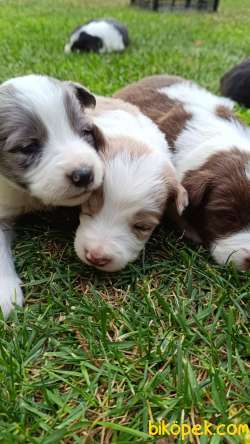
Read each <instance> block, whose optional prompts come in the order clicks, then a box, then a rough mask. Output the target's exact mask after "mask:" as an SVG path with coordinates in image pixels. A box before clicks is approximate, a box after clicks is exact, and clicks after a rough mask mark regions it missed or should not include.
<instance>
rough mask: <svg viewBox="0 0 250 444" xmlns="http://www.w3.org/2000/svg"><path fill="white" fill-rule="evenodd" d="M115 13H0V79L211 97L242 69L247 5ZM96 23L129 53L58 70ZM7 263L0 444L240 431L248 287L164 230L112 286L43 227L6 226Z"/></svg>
mask: <svg viewBox="0 0 250 444" xmlns="http://www.w3.org/2000/svg"><path fill="white" fill-rule="evenodd" d="M124 3H126V2H122V1H116V0H113V1H112V0H110V1H107V2H106V4H108V6H106V7H105V5H104V2H102V1H98V0H94V1H90V0H89V1H88V2H84V1H81V0H68V1H67V0H58V1H56V2H54V1H52V0H40V1H39V2H38V1H35V0H30V1H28V0H25V1H17V0H13V1H1V2H0V14H1V15H0V60H1V65H0V79H1V80H4V79H7V78H9V77H12V76H16V75H20V74H25V73H31V72H37V73H38V72H39V73H46V74H50V75H54V76H57V77H59V78H61V79H72V80H76V81H81V82H83V83H85V84H86V85H87V86H88V87H89V88H91V89H93V90H94V91H95V92H97V93H102V94H111V93H113V92H114V91H115V90H116V89H117V88H118V87H121V86H122V85H124V84H125V83H127V82H130V81H133V80H136V79H138V78H140V77H143V76H144V75H148V74H154V73H161V72H168V73H172V74H179V75H183V76H186V77H189V78H191V79H194V80H196V81H198V82H199V83H201V84H202V85H204V86H206V87H209V88H210V89H211V90H213V91H218V85H219V78H220V76H221V75H222V74H223V72H224V71H225V70H226V69H228V68H229V67H230V66H232V65H233V64H235V63H237V62H239V61H240V60H241V59H243V58H244V57H246V56H248V55H249V48H250V33H249V29H250V4H249V0H241V1H235V0H221V11H220V13H219V14H216V15H212V14H210V15H209V14H198V13H188V14H181V13H178V14H168V13H165V14H154V13H150V12H146V11H143V10H138V9H132V8H130V7H128V6H126V5H125V4H124ZM87 4H88V5H87ZM112 4H113V6H112ZM103 15H104V16H113V17H117V18H118V19H121V20H122V21H124V22H125V23H127V24H128V26H129V30H130V34H131V40H132V44H131V46H130V48H129V49H128V50H127V51H126V52H125V53H124V54H120V55H117V54H112V55H103V56H99V55H96V54H89V55H81V56H80V55H71V56H68V57H66V56H64V54H63V46H64V42H65V40H66V38H67V36H68V34H69V32H70V31H71V29H72V28H73V27H74V26H76V25H77V24H79V23H81V22H84V21H85V20H88V19H90V18H91V17H97V16H103ZM240 114H241V116H243V118H244V117H245V118H246V120H247V121H249V122H250V117H249V113H247V112H246V111H244V110H240ZM15 256H16V266H17V269H18V272H19V273H20V275H21V277H22V279H23V281H24V292H25V296H26V306H25V308H24V310H18V311H17V312H16V314H13V316H12V319H11V320H9V321H8V322H4V321H0V323H1V325H0V329H1V333H0V443H3V444H13V443H14V444H15V443H27V444H30V443H41V444H49V443H51V444H56V443H67V444H71V443H85V444H90V443H92V444H95V443H101V444H109V443H113V444H115V443H117V444H125V443H126V444H127V443H145V444H146V443H149V442H151V441H150V439H149V438H147V437H146V433H147V422H148V420H149V419H152V418H153V419H154V420H155V421H157V420H160V419H161V418H164V419H166V420H167V421H175V420H176V421H178V422H180V421H181V420H182V421H184V422H190V423H195V422H199V421H202V420H203V419H204V418H207V419H209V420H211V422H214V423H216V424H218V423H220V422H223V423H227V422H237V423H238V422H241V423H246V422H248V421H249V413H250V408H249V400H250V393H249V388H250V385H249V369H250V363H249V356H250V343H249V318H248V314H249V294H250V278H249V274H247V273H246V274H243V273H238V272H237V271H235V270H234V269H233V268H230V267H229V268H227V269H221V268H220V267H219V266H216V265H215V264H214V263H213V261H212V259H211V258H210V257H209V255H208V254H207V253H206V252H205V251H204V250H203V249H201V248H200V249H197V248H195V247H193V246H192V245H191V244H187V243H184V242H183V240H182V239H179V238H178V237H177V235H176V234H174V233H173V232H172V231H171V228H170V227H168V226H164V227H162V228H161V229H160V230H158V232H157V233H156V234H155V235H154V236H153V238H152V240H151V241H150V243H149V245H148V246H147V248H146V254H145V258H144V260H142V259H140V260H138V262H137V263H135V264H131V265H130V266H129V267H127V269H126V270H124V271H123V272H121V273H118V274H114V275H105V274H102V273H100V272H96V271H93V270H92V269H90V268H87V267H86V266H84V265H82V264H81V263H80V262H79V261H78V260H77V258H76V256H75V254H74V251H73V233H72V230H71V231H70V230H69V232H67V233H66V234H65V232H64V231H63V229H59V228H58V229H56V228H55V227H53V226H52V227H51V226H49V224H48V222H47V220H46V218H45V220H44V221H43V222H42V223H38V222H29V221H26V222H25V223H24V225H19V227H18V232H17V238H16V241H15ZM0 285H1V283H0ZM166 442H172V441H171V440H170V441H166ZM179 442H180V440H179ZM193 442H195V443H197V444H199V443H200V444H206V443H209V442H211V443H212V444H219V443H229V444H234V443H241V442H242V443H243V442H245V443H246V442H247V441H246V439H245V440H244V438H243V437H241V438H240V437H233V436H231V437H230V436H228V437H225V438H221V439H220V437H219V436H216V437H213V439H212V440H211V438H209V437H207V438H206V437H197V438H195V440H194V441H193ZM248 442H249V441H248Z"/></svg>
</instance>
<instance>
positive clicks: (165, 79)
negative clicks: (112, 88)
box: [114, 74, 188, 98]
mask: <svg viewBox="0 0 250 444" xmlns="http://www.w3.org/2000/svg"><path fill="white" fill-rule="evenodd" d="M183 81H185V82H188V80H185V79H183V78H182V77H179V76H169V75H167V74H159V75H155V76H148V77H144V79H141V80H138V82H134V83H131V85H128V86H125V88H122V89H120V90H119V91H117V92H116V93H115V94H114V97H118V98H122V96H121V93H122V94H123V91H126V89H127V88H131V87H136V88H137V87H138V86H139V87H143V88H153V89H159V88H164V87H167V86H172V85H175V84H176V83H181V82H183Z"/></svg>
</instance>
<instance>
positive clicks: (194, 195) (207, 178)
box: [183, 170, 213, 207]
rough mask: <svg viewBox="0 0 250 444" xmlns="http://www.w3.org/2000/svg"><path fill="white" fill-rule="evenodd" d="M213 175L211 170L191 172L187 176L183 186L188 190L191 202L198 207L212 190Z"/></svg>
mask: <svg viewBox="0 0 250 444" xmlns="http://www.w3.org/2000/svg"><path fill="white" fill-rule="evenodd" d="M212 179H213V177H212V174H211V172H210V171H209V170H203V171H190V172H188V173H187V174H186V176H185V178H184V181H183V186H184V187H185V188H186V190H187V192H188V196H189V202H190V204H192V205H193V206H195V207H198V206H199V205H200V204H201V202H202V201H203V200H204V199H205V198H206V196H207V193H208V192H209V191H210V190H211V186H212Z"/></svg>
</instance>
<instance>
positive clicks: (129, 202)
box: [75, 97, 188, 271]
mask: <svg viewBox="0 0 250 444" xmlns="http://www.w3.org/2000/svg"><path fill="white" fill-rule="evenodd" d="M96 101H97V104H96V108H95V110H93V111H92V110H90V111H89V114H90V116H91V118H92V119H93V121H94V123H95V124H96V125H97V126H98V127H99V128H100V129H101V131H102V133H103V134H104V137H105V140H106V143H105V149H104V151H103V154H102V155H103V160H104V164H105V175H104V182H103V187H102V189H99V190H97V191H95V192H94V193H92V195H91V197H90V199H89V200H88V201H87V202H86V203H85V204H83V205H82V211H81V216H80V225H79V228H78V230H77V233H76V238H75V250H76V253H77V254H78V256H79V257H80V259H81V260H82V261H83V262H85V263H86V264H89V265H93V266H95V267H97V268H99V269H101V270H105V271H117V270H120V269H122V268H124V267H125V266H126V265H127V264H128V262H131V261H134V260H135V259H136V258H137V257H138V255H139V253H140V251H141V250H142V249H143V248H144V246H145V243H146V242H147V240H148V239H149V237H150V235H151V234H152V232H153V230H154V229H155V227H156V226H157V225H158V224H159V222H160V220H161V218H162V215H163V213H164V210H165V207H166V204H167V203H168V202H169V201H170V200H174V201H175V204H176V209H177V213H178V214H182V212H183V210H184V209H185V207H186V206H187V204H188V197H187V193H186V191H185V189H184V188H183V186H182V185H180V183H179V182H178V180H177V178H176V174H175V170H174V167H173V165H172V161H171V153H170V150H169V147H168V143H167V142H166V140H165V137H164V135H163V134H162V133H161V131H160V130H159V129H158V127H157V126H156V125H155V124H154V123H153V122H152V121H151V120H150V119H148V117H146V116H144V115H143V114H142V113H141V112H140V111H139V109H138V108H137V107H135V106H132V105H130V104H127V103H125V102H123V101H121V100H117V99H109V98H102V97H96Z"/></svg>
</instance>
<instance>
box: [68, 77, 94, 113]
mask: <svg viewBox="0 0 250 444" xmlns="http://www.w3.org/2000/svg"><path fill="white" fill-rule="evenodd" d="M66 83H67V84H68V85H69V86H70V87H71V88H73V90H74V93H75V95H76V97H77V99H78V100H79V102H80V104H81V105H82V106H83V107H86V108H94V107H95V106H96V99H95V96H94V94H92V93H91V92H90V91H89V90H88V89H87V88H85V87H83V86H82V85H80V83H75V82H66Z"/></svg>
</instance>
